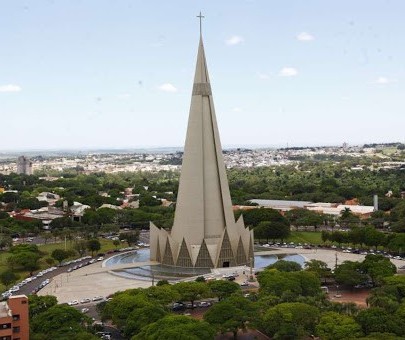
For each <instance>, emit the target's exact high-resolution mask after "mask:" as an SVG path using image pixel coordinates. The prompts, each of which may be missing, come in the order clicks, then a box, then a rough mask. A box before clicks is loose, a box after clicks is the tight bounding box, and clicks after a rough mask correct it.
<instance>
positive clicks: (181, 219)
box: [150, 13, 253, 267]
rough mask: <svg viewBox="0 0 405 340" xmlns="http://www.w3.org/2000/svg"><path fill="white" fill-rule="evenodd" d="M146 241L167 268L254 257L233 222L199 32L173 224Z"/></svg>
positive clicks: (245, 233) (249, 240) (247, 236)
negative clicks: (148, 241)
mask: <svg viewBox="0 0 405 340" xmlns="http://www.w3.org/2000/svg"><path fill="white" fill-rule="evenodd" d="M198 17H199V18H200V20H201V18H202V16H201V13H200V15H199V16H198ZM200 24H201V21H200ZM200 29H201V26H200ZM150 236H151V260H156V259H159V255H160V254H162V255H163V256H162V258H161V263H163V264H167V265H174V263H175V262H177V263H176V265H177V266H181V267H190V266H196V267H211V266H212V267H229V266H233V265H235V264H236V263H244V262H245V260H246V259H247V257H253V232H252V231H249V229H248V228H246V227H245V225H244V223H243V219H241V218H240V219H239V220H238V223H237V224H236V223H235V219H234V216H233V211H232V202H231V195H230V193H229V186H228V179H227V177H226V171H225V163H224V160H223V157H222V148H221V141H220V139H219V132H218V126H217V119H216V117H215V109H214V101H213V99H212V91H211V85H210V80H209V76H208V68H207V61H206V59H205V52H204V44H203V40H202V36H201V32H200V42H199V46H198V54H197V65H196V69H195V76H194V84H193V92H192V96H191V105H190V114H189V120H188V127H187V136H186V143H185V146H184V155H183V165H182V169H181V175H180V183H179V192H178V195H177V205H176V213H175V217H174V224H173V228H172V230H171V232H170V234H169V233H167V231H166V230H164V229H159V228H157V227H155V226H154V225H153V223H151V228H150ZM164 240H166V241H164ZM164 242H166V244H165V249H163V248H162V249H161V248H160V245H162V246H163V245H164ZM248 247H249V253H246V252H247V249H248ZM158 251H161V252H160V253H158ZM175 254H176V255H178V256H177V258H175V257H174V255H175ZM159 260H160V259H159Z"/></svg>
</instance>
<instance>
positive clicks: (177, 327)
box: [132, 315, 215, 340]
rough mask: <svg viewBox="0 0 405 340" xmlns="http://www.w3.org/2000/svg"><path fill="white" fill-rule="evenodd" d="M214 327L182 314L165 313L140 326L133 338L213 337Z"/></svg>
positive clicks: (185, 339) (176, 339)
mask: <svg viewBox="0 0 405 340" xmlns="http://www.w3.org/2000/svg"><path fill="white" fill-rule="evenodd" d="M214 335H215V330H214V328H213V327H212V326H211V325H210V324H208V323H207V322H205V321H198V320H195V319H192V318H189V317H186V316H183V315H167V316H165V317H164V318H162V319H159V320H158V321H156V322H154V323H151V324H150V325H148V326H145V327H143V328H142V331H141V332H140V333H139V334H137V335H135V336H134V337H133V338H132V339H133V340H143V339H150V340H160V339H166V340H201V339H213V338H214Z"/></svg>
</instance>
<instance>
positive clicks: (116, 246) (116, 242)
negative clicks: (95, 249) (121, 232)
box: [113, 239, 121, 248]
mask: <svg viewBox="0 0 405 340" xmlns="http://www.w3.org/2000/svg"><path fill="white" fill-rule="evenodd" d="M120 244H121V241H120V240H117V239H115V240H113V245H114V247H115V248H118V246H119V245H120Z"/></svg>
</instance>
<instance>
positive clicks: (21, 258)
mask: <svg viewBox="0 0 405 340" xmlns="http://www.w3.org/2000/svg"><path fill="white" fill-rule="evenodd" d="M39 259H40V256H39V255H38V254H37V253H34V252H30V251H24V252H18V253H17V254H14V255H11V256H10V257H9V258H8V259H7V262H8V264H9V265H10V266H11V268H13V267H14V266H16V265H17V266H21V267H22V268H23V269H24V270H27V271H29V272H30V273H31V275H32V272H33V271H34V270H35V269H38V260H39Z"/></svg>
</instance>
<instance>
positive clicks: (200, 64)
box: [194, 36, 210, 84]
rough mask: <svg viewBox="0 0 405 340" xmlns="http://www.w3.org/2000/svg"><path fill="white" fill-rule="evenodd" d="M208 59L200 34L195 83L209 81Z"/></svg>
mask: <svg viewBox="0 0 405 340" xmlns="http://www.w3.org/2000/svg"><path fill="white" fill-rule="evenodd" d="M209 82H210V79H209V76H208V69H207V60H206V59H205V52H204V43H203V38H202V36H200V43H199V45H198V54H197V65H196V67H195V76H194V84H201V83H209Z"/></svg>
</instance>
